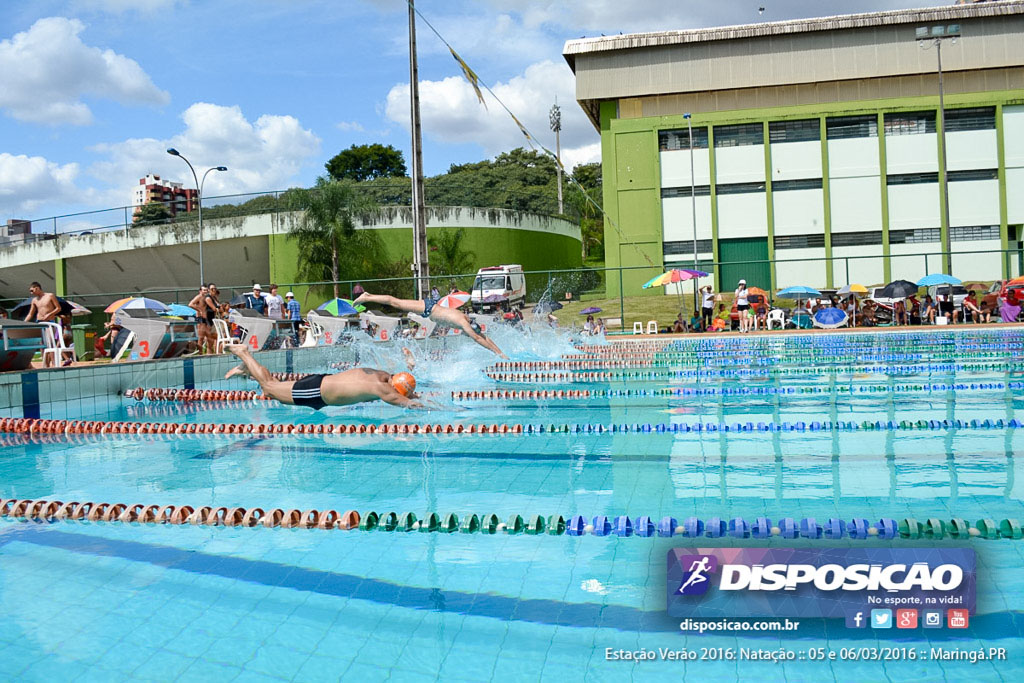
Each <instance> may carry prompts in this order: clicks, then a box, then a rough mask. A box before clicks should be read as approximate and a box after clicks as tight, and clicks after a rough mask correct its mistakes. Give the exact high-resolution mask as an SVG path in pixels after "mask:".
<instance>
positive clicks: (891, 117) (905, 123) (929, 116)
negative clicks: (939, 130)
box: [885, 111, 935, 135]
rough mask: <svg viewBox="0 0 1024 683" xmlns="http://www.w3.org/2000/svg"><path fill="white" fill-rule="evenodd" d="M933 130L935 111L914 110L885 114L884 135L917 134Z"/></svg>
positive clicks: (932, 131)
mask: <svg viewBox="0 0 1024 683" xmlns="http://www.w3.org/2000/svg"><path fill="white" fill-rule="evenodd" d="M934 132H935V112H933V111H915V112H901V113H898V114H886V115H885V134H886V135H917V134H919V133H934Z"/></svg>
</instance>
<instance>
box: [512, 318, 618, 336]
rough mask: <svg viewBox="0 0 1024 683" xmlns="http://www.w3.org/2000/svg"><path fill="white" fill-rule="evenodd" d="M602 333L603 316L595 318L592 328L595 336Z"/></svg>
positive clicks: (603, 330) (603, 331) (603, 332)
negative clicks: (595, 324)
mask: <svg viewBox="0 0 1024 683" xmlns="http://www.w3.org/2000/svg"><path fill="white" fill-rule="evenodd" d="M519 319H520V320H522V316H521V315H520V318H519ZM602 334H605V329H604V318H598V319H597V326H596V327H595V328H594V335H595V336H597V335H602Z"/></svg>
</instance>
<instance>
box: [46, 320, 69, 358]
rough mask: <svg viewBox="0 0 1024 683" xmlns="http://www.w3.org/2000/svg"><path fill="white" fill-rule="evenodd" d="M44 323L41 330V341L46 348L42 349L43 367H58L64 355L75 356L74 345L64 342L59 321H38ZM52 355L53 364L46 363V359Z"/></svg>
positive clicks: (62, 329)
mask: <svg viewBox="0 0 1024 683" xmlns="http://www.w3.org/2000/svg"><path fill="white" fill-rule="evenodd" d="M40 324H41V325H45V328H44V330H43V343H44V344H46V348H45V349H43V354H42V355H43V367H55V368H59V367H60V364H61V362H62V360H63V358H64V356H65V355H69V354H70V356H71V359H72V360H74V358H75V345H74V344H71V345H70V346H69V345H67V344H66V343H65V342H64V328H63V327H62V326H61V324H60V323H55V322H45V323H40ZM51 355H52V356H53V365H52V366H50V365H48V364H47V362H46V360H47V358H49V357H50V356H51Z"/></svg>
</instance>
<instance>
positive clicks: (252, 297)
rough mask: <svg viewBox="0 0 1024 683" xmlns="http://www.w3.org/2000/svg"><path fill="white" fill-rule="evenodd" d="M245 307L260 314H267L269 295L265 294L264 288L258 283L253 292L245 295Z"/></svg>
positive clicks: (253, 287)
mask: <svg viewBox="0 0 1024 683" xmlns="http://www.w3.org/2000/svg"><path fill="white" fill-rule="evenodd" d="M245 307H246V308H250V309H252V310H254V311H256V312H257V313H259V314H260V315H266V313H267V297H265V296H264V295H263V290H262V289H260V286H259V285H258V284H255V285H253V286H252V292H250V293H249V294H246V295H245Z"/></svg>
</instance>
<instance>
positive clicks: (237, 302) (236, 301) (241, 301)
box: [228, 294, 249, 306]
mask: <svg viewBox="0 0 1024 683" xmlns="http://www.w3.org/2000/svg"><path fill="white" fill-rule="evenodd" d="M248 303H249V300H248V299H246V298H245V294H239V295H238V296H236V297H234V298H233V299H231V301H229V302H228V306H245V305H247V304H248Z"/></svg>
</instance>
